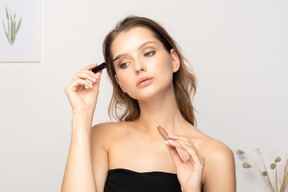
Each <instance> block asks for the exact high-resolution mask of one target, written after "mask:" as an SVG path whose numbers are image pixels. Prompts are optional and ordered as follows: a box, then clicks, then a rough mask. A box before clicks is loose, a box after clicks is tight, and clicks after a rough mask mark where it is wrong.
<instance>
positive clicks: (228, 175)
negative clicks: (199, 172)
mask: <svg viewBox="0 0 288 192" xmlns="http://www.w3.org/2000/svg"><path fill="white" fill-rule="evenodd" d="M199 151H200V152H201V154H202V155H204V157H205V168H204V174H203V179H204V183H206V184H205V188H206V189H211V188H213V187H211V186H214V189H215V186H220V185H219V184H222V183H225V182H226V181H229V183H230V184H229V186H227V187H226V188H229V190H230V191H233V190H234V188H235V162H234V154H233V152H232V150H231V149H230V148H229V147H228V146H227V145H226V144H224V143H223V142H221V141H219V140H216V139H214V138H211V137H209V136H204V137H203V139H202V141H201V142H200V145H199ZM219 175H221V177H219ZM217 183H218V184H217ZM220 188H221V187H220ZM220 188H219V190H220ZM232 189H233V190H232ZM229 190H228V191H229ZM207 191H210V190H207ZM222 191H226V190H222Z"/></svg>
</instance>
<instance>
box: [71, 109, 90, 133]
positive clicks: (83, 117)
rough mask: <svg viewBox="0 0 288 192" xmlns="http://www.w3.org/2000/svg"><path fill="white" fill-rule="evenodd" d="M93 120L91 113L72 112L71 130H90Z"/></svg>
mask: <svg viewBox="0 0 288 192" xmlns="http://www.w3.org/2000/svg"><path fill="white" fill-rule="evenodd" d="M92 120H93V113H91V112H88V111H85V110H74V111H73V118H72V128H73V129H75V128H76V129H77V128H82V127H83V128H84V127H86V129H89V130H90V129H91V127H92Z"/></svg>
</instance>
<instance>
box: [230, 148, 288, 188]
mask: <svg viewBox="0 0 288 192" xmlns="http://www.w3.org/2000/svg"><path fill="white" fill-rule="evenodd" d="M257 152H258V155H260V157H261V160H262V164H263V166H262V167H263V169H261V168H260V166H259V165H258V164H257V163H256V162H255V161H254V159H253V158H252V157H250V156H249V155H248V154H246V153H245V151H243V150H237V151H236V153H237V154H238V155H240V156H243V155H244V156H248V158H249V159H250V162H252V165H251V164H250V163H249V162H248V161H245V162H243V163H242V167H243V168H244V169H249V168H253V167H254V168H255V169H256V171H257V172H258V173H259V175H260V176H261V177H262V179H263V180H264V182H265V184H266V185H267V186H268V187H269V189H270V191H271V192H285V191H286V189H287V185H288V158H287V157H286V161H285V164H284V167H283V169H282V174H279V170H278V164H279V163H280V162H281V160H282V159H281V157H276V158H275V160H274V162H272V163H271V164H270V170H269V169H268V168H267V166H266V164H265V163H264V160H263V157H262V155H261V153H260V150H259V149H257Z"/></svg>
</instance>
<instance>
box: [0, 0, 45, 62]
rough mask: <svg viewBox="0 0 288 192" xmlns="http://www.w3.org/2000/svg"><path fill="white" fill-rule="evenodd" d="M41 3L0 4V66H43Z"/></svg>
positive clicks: (13, 0)
mask: <svg viewBox="0 0 288 192" xmlns="http://www.w3.org/2000/svg"><path fill="white" fill-rule="evenodd" d="M40 3H41V2H40V0H25V1H23V0H1V1H0V63H25V62H32V63H34V62H35V63H39V62H40V60H41V59H40V40H41V39H40V32H41V31H40V28H41V26H40V21H41V4H40Z"/></svg>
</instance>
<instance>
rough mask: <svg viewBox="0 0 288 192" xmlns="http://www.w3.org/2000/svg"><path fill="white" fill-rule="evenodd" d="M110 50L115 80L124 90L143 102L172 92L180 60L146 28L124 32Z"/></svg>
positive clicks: (118, 36) (115, 40)
mask: <svg viewBox="0 0 288 192" xmlns="http://www.w3.org/2000/svg"><path fill="white" fill-rule="evenodd" d="M111 51H112V55H113V58H116V57H118V56H120V58H119V59H118V60H116V61H115V62H114V66H115V71H116V75H115V78H116V80H117V82H118V84H119V85H120V87H121V89H122V90H123V91H124V92H126V93H127V94H128V95H129V96H130V97H132V98H134V99H136V100H138V101H140V100H143V99H147V98H149V97H152V96H155V95H157V94H159V93H164V94H165V91H168V90H169V91H171V89H172V90H173V83H172V80H173V73H174V72H176V71H177V70H178V69H179V65H180V62H179V58H178V55H177V53H176V52H175V51H174V50H173V49H172V50H171V51H170V52H167V50H166V49H165V48H164V46H163V44H162V43H161V42H160V41H159V40H158V39H156V38H155V35H154V33H153V32H152V31H151V30H149V29H147V28H145V27H135V28H132V29H130V30H128V31H124V32H121V33H119V34H118V35H117V37H116V38H115V39H114V41H113V43H112V46H111Z"/></svg>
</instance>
